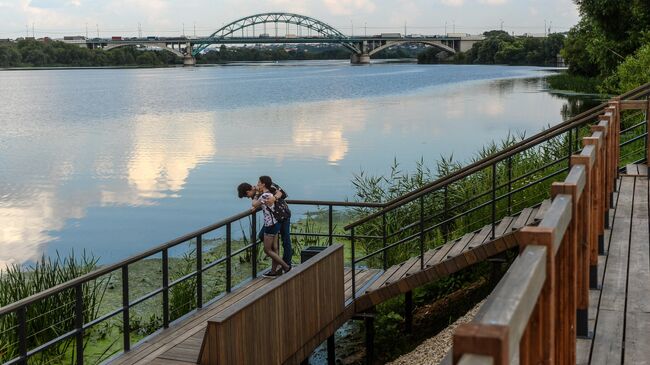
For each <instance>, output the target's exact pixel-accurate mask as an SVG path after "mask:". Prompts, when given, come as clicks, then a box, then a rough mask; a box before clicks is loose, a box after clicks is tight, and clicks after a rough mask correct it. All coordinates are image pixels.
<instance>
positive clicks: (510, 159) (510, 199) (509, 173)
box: [508, 154, 570, 215]
mask: <svg viewBox="0 0 650 365" xmlns="http://www.w3.org/2000/svg"><path fill="white" fill-rule="evenodd" d="M569 156H570V154H569ZM511 214H512V157H508V215H511Z"/></svg>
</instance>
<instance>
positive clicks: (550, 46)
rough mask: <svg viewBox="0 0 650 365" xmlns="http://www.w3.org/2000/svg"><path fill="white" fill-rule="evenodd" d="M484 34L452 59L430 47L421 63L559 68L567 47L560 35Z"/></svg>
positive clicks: (501, 32)
mask: <svg viewBox="0 0 650 365" xmlns="http://www.w3.org/2000/svg"><path fill="white" fill-rule="evenodd" d="M483 35H485V39H484V40H483V41H480V42H476V43H474V45H472V48H471V49H469V50H468V51H466V52H459V53H457V54H455V55H454V56H452V57H451V58H449V57H448V56H449V55H445V54H441V50H440V49H437V48H435V47H430V48H428V49H427V50H426V51H425V52H423V53H420V54H419V55H418V62H419V63H439V62H452V63H459V64H484V65H493V64H501V65H535V66H555V65H556V64H557V55H558V54H559V53H560V50H561V49H562V46H563V44H564V36H563V35H562V34H557V33H555V34H550V35H549V36H548V37H545V38H535V37H527V36H512V35H510V34H508V33H507V32H505V31H501V30H492V31H489V32H485V33H483Z"/></svg>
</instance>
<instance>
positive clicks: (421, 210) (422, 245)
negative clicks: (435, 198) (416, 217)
mask: <svg viewBox="0 0 650 365" xmlns="http://www.w3.org/2000/svg"><path fill="white" fill-rule="evenodd" d="M420 269H421V270H424V195H423V196H421V197H420Z"/></svg>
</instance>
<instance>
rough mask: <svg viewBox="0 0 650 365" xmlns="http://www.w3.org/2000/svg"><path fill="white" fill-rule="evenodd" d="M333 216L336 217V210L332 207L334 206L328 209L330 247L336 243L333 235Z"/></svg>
mask: <svg viewBox="0 0 650 365" xmlns="http://www.w3.org/2000/svg"><path fill="white" fill-rule="evenodd" d="M333 215H334V208H333V207H332V204H330V205H329V206H328V208H327V220H328V235H329V236H328V240H329V241H328V246H331V245H332V243H334V240H333V237H332V235H333V234H334V226H333V220H334V218H333Z"/></svg>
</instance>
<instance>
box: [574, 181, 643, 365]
mask: <svg viewBox="0 0 650 365" xmlns="http://www.w3.org/2000/svg"><path fill="white" fill-rule="evenodd" d="M646 171H647V170H646ZM630 172H631V171H630V170H629V169H628V174H629V173H630ZM648 194H649V191H648V179H647V177H641V176H636V177H635V176H623V177H622V178H621V181H620V189H619V194H618V201H617V204H616V210H615V213H614V217H613V221H612V229H611V231H610V232H609V235H608V237H606V253H607V255H606V256H601V257H600V263H599V267H601V268H603V269H602V270H600V272H599V276H598V278H599V284H600V285H601V288H602V289H601V290H591V293H590V308H589V314H590V320H589V327H590V331H591V332H592V333H593V336H592V338H590V339H579V340H578V343H577V363H578V364H650V259H649V253H650V245H649V241H650V228H649V223H648V222H649V215H648V214H649V213H648ZM607 238H608V239H607Z"/></svg>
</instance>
